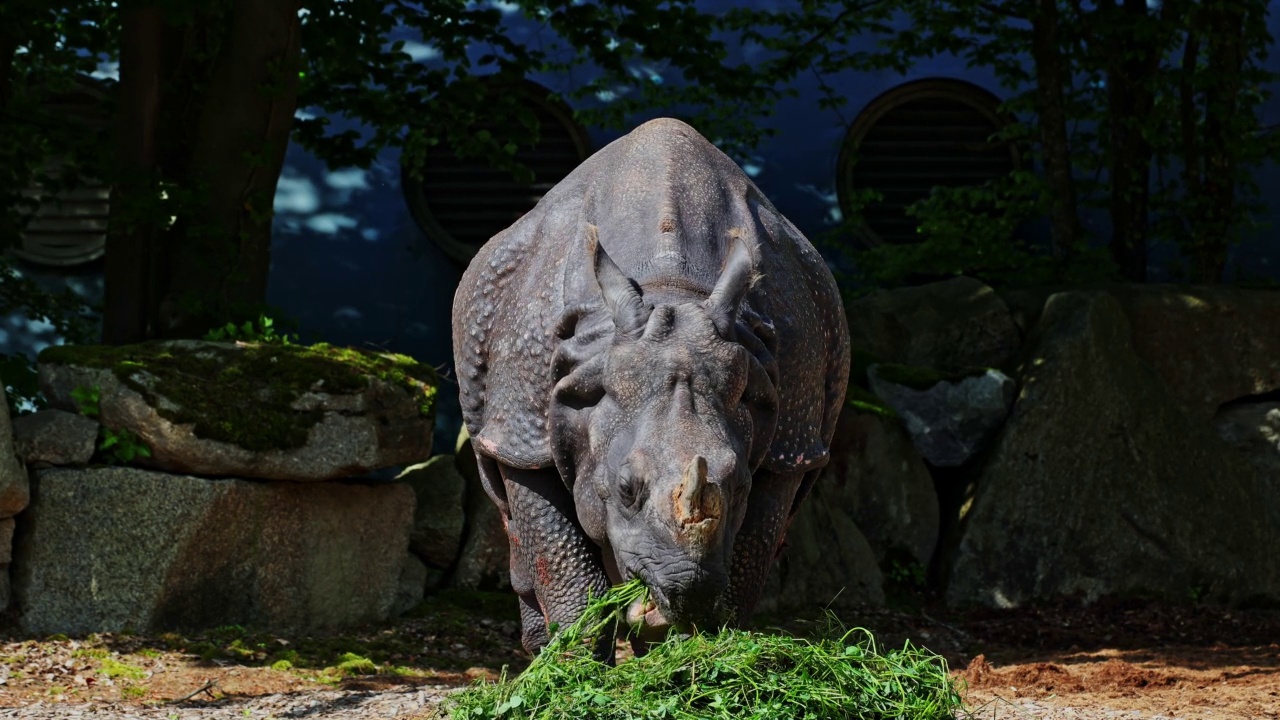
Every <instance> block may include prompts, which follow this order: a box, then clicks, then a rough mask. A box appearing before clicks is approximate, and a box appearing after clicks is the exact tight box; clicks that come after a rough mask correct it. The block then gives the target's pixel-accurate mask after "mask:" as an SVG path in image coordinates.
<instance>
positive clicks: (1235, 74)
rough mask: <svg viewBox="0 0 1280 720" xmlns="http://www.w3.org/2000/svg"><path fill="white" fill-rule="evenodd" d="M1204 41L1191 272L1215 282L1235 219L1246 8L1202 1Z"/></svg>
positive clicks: (1223, 265) (1223, 266) (1203, 280)
mask: <svg viewBox="0 0 1280 720" xmlns="http://www.w3.org/2000/svg"><path fill="white" fill-rule="evenodd" d="M1203 11H1204V14H1205V17H1204V21H1205V22H1204V26H1205V33H1206V35H1207V43H1206V46H1205V51H1206V52H1205V54H1206V60H1207V63H1208V67H1207V70H1208V73H1209V77H1210V78H1212V79H1213V81H1212V82H1211V83H1209V85H1208V86H1207V87H1206V89H1205V114H1204V176H1203V180H1202V183H1201V186H1200V193H1201V202H1200V203H1198V207H1200V208H1202V209H1203V214H1202V216H1201V218H1200V222H1198V223H1196V225H1195V226H1193V227H1192V229H1191V230H1192V232H1193V233H1195V237H1194V238H1193V239H1194V241H1195V242H1194V245H1193V246H1194V247H1195V248H1196V252H1195V257H1193V258H1192V273H1193V274H1192V277H1193V279H1194V280H1195V281H1196V282H1201V283H1216V282H1219V281H1220V280H1221V279H1222V273H1223V270H1225V269H1226V264H1227V247H1228V245H1229V241H1230V236H1229V233H1230V231H1231V226H1232V223H1233V221H1234V220H1235V209H1236V208H1235V205H1236V196H1235V190H1236V182H1237V178H1236V158H1235V153H1234V152H1233V151H1232V150H1233V149H1232V145H1233V144H1234V143H1238V142H1239V141H1240V140H1239V138H1236V137H1234V125H1235V119H1236V114H1237V113H1238V112H1239V95H1240V91H1241V87H1242V82H1241V73H1242V71H1243V68H1244V61H1245V50H1244V21H1245V11H1244V8H1242V7H1241V6H1240V4H1239V3H1238V2H1223V1H1221V0H1219V1H1217V2H1206V3H1204V5H1203Z"/></svg>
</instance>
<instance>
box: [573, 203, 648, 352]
mask: <svg viewBox="0 0 1280 720" xmlns="http://www.w3.org/2000/svg"><path fill="white" fill-rule="evenodd" d="M587 251H588V252H589V253H590V254H591V269H592V273H593V274H594V275H595V279H596V284H597V285H599V286H600V295H601V296H603V297H604V304H605V306H606V307H608V308H609V313H610V314H611V315H613V325H614V327H615V328H617V329H618V332H620V333H623V334H625V335H632V334H636V333H637V332H638V331H640V330H642V329H643V328H644V324H645V323H646V322H648V321H649V306H648V305H646V304H645V302H644V298H642V297H640V292H639V291H638V290H636V286H635V284H634V283H632V282H631V279H630V278H628V277H627V276H626V275H623V274H622V270H620V269H619V268H618V266H617V265H616V264H614V262H613V258H610V257H609V253H607V252H605V250H604V247H603V246H602V245H600V237H599V234H598V231H597V230H596V226H595V225H588V226H587Z"/></svg>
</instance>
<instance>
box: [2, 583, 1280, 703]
mask: <svg viewBox="0 0 1280 720" xmlns="http://www.w3.org/2000/svg"><path fill="white" fill-rule="evenodd" d="M840 616H841V619H842V620H843V621H844V622H845V623H846V624H848V625H850V626H862V627H866V628H868V629H871V630H872V631H873V632H874V633H875V635H876V637H877V640H878V642H879V643H880V644H881V646H882V647H894V646H900V645H901V643H902V642H904V641H906V640H910V641H911V642H912V643H913V644H916V645H922V646H924V647H927V648H929V649H931V650H933V651H935V652H937V653H939V654H940V655H942V656H943V657H945V658H946V659H947V661H948V663H949V664H950V666H951V668H952V669H953V673H954V674H955V675H956V676H957V678H958V679H960V680H963V681H964V682H965V683H966V684H967V689H966V690H965V691H964V692H965V694H966V697H967V699H968V702H969V704H970V711H971V712H972V713H973V715H974V716H975V717H979V718H1019V717H1023V718H1031V717H1034V718H1054V719H1058V720H1068V719H1077V720H1101V719H1103V718H1214V719H1217V718H1248V719H1251V720H1252V719H1255V718H1256V719H1258V720H1280V610H1227V609H1221V608H1211V607H1198V606H1187V607H1170V606H1162V605H1155V604H1150V603H1143V602H1128V603H1120V602H1106V603H1100V604H1096V605H1093V606H1091V607H1087V608H1080V607H1073V606H1066V605H1063V606H1056V607H1045V608H1039V609H1024V610H1016V611H1002V612H994V611H983V612H971V613H955V612H946V611H944V610H942V609H940V608H938V607H936V606H934V605H933V604H932V603H928V602H924V603H919V604H917V606H916V607H915V609H912V610H900V611H889V610H876V611H869V610H867V611H846V612H842V613H840ZM517 625H518V624H517V621H516V614H515V603H514V599H513V598H511V597H510V596H497V595H486V594H477V593H458V592H452V593H451V592H446V593H442V594H440V595H437V596H434V597H432V598H430V599H429V600H428V602H427V603H425V604H424V605H423V606H421V607H420V608H419V609H418V610H417V611H416V612H415V613H413V614H412V616H411V617H407V618H403V619H401V620H398V621H396V622H395V623H392V624H388V625H386V626H381V627H371V628H366V629H364V630H363V631H361V632H353V633H345V634H339V635H321V636H310V637H277V636H273V635H269V634H262V633H255V632H252V631H248V630H245V629H243V628H238V627H231V628H220V629H218V630H216V631H212V632H209V633H204V634H196V635H179V634H165V635H159V636H135V635H129V634H123V635H95V636H89V637H84V638H62V637H56V636H55V637H52V638H31V637H24V636H22V635H21V634H18V633H16V632H15V631H13V630H12V629H11V628H12V625H11V624H9V625H7V627H9V628H10V629H9V630H7V631H3V630H0V632H2V633H3V634H0V717H14V718H26V719H30V720H44V719H46V718H48V719H51V718H79V717H92V718H120V719H122V720H123V719H124V718H164V719H166V720H169V719H171V718H178V719H179V720H184V719H185V718H233V717H234V718H246V717H253V718H284V717H307V718H313V719H315V720H326V719H327V720H338V719H341V718H375V717H376V718H391V717H401V718H415V717H429V716H431V715H432V714H433V710H434V708H435V707H436V706H437V704H438V702H439V701H440V699H441V698H442V697H444V696H445V695H446V694H447V693H448V692H449V691H450V690H451V689H453V688H458V687H462V686H464V685H466V684H468V683H469V682H471V681H472V680H473V679H475V678H478V677H486V678H496V677H498V675H499V674H500V673H501V672H502V668H503V666H504V665H505V666H508V672H512V673H514V672H518V671H519V670H520V669H522V668H523V667H524V666H525V664H526V663H527V662H528V657H527V655H525V653H524V652H523V651H521V650H520V649H519V632H518V626H517ZM759 625H760V626H761V627H770V626H771V625H770V620H769V619H768V618H764V619H762V620H761V622H760V623H759ZM780 625H781V626H782V627H784V628H785V629H788V630H791V631H799V632H803V630H804V627H805V623H804V622H803V621H796V620H794V619H788V620H787V621H786V622H785V623H780Z"/></svg>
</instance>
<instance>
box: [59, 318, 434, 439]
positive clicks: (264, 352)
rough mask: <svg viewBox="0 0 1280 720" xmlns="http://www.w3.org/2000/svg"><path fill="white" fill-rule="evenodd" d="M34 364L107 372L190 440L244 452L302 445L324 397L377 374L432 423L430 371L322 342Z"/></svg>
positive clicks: (144, 350) (177, 345) (102, 352)
mask: <svg viewBox="0 0 1280 720" xmlns="http://www.w3.org/2000/svg"><path fill="white" fill-rule="evenodd" d="M38 362H39V364H40V365H41V366H55V365H70V366H78V367H84V368H99V369H109V370H111V371H112V374H113V375H114V376H115V377H116V378H117V379H118V380H119V381H120V382H121V383H122V384H123V385H125V386H126V387H128V388H130V389H132V390H134V391H136V392H138V393H139V394H141V395H142V396H143V397H144V398H145V399H146V401H147V402H148V403H149V404H150V405H151V406H152V407H154V408H155V409H156V411H157V413H158V414H159V415H160V416H161V417H163V418H164V419H166V420H168V421H169V422H172V423H174V424H184V425H185V424H190V425H192V426H193V433H194V435H195V436H196V437H197V438H201V439H207V440H217V441H221V442H226V443H230V444H233V445H236V446H238V447H241V448H244V449H245V450H251V451H264V450H286V449H291V448H297V447H301V446H302V445H304V444H305V443H306V442H307V438H308V433H309V432H310V430H311V428H312V427H313V426H314V425H315V424H316V423H318V422H319V421H320V420H321V418H322V416H323V415H324V409H323V405H324V402H323V400H322V396H330V397H332V396H343V395H357V394H359V393H361V392H364V391H366V390H368V389H369V387H370V385H371V383H372V381H373V380H374V379H375V378H376V379H379V380H382V381H384V382H385V383H386V384H388V385H390V386H392V387H394V388H398V389H399V390H400V391H402V392H404V393H405V394H406V395H408V396H409V397H410V398H413V399H414V400H415V401H416V403H417V409H418V414H419V415H420V416H422V417H424V418H427V419H431V418H432V417H433V416H434V412H435V397H436V385H437V383H438V376H437V375H436V372H435V370H434V369H433V368H432V367H431V366H429V365H425V364H422V363H419V362H418V361H416V360H414V359H413V358H410V357H408V356H405V355H397V354H394V353H382V352H372V351H366V350H358V349H354V348H342V347H334V346H331V345H328V344H325V343H320V344H316V345H284V344H275V343H272V344H254V343H239V344H233V343H215V342H205V341H153V342H145V343H139V344H135V345H120V346H105V345H59V346H54V347H50V348H47V349H45V350H44V351H43V352H41V353H40V355H39V358H38ZM44 380H45V378H44V377H43V375H42V383H43V384H45V385H47V383H45V382H44ZM44 390H45V393H46V395H49V396H50V399H51V402H60V403H61V404H63V405H71V407H68V408H67V409H76V408H75V407H74V403H72V402H71V400H70V398H69V397H55V396H58V395H61V394H62V393H57V392H51V388H49V387H45V388H44ZM67 390H68V391H69V390H70V389H67Z"/></svg>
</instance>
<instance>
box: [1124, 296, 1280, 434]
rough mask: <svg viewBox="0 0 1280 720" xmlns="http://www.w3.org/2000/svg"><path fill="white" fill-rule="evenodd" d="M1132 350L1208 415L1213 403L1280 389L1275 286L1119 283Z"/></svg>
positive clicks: (1279, 300) (1197, 412) (1279, 306)
mask: <svg viewBox="0 0 1280 720" xmlns="http://www.w3.org/2000/svg"><path fill="white" fill-rule="evenodd" d="M1112 294H1114V295H1115V296H1116V298H1117V299H1118V300H1119V301H1120V305H1121V306H1122V307H1123V308H1124V310H1125V313H1126V314H1127V315H1128V318H1129V323H1130V326H1131V327H1132V329H1133V347H1134V350H1135V352H1136V353H1137V355H1138V357H1140V358H1142V359H1143V360H1145V361H1146V362H1147V364H1149V365H1150V366H1151V367H1152V368H1154V369H1155V371H1156V373H1157V374H1158V375H1159V376H1160V377H1161V379H1163V380H1164V382H1165V385H1166V386H1167V387H1168V388H1169V391H1170V392H1171V393H1172V394H1173V396H1174V397H1176V398H1177V399H1178V400H1179V401H1181V402H1182V403H1184V404H1185V405H1186V406H1187V407H1188V408H1189V409H1190V410H1191V412H1192V417H1194V418H1196V419H1199V420H1201V421H1203V422H1208V421H1210V420H1211V419H1212V418H1213V416H1214V415H1215V414H1216V413H1217V411H1218V408H1219V406H1221V405H1223V404H1224V403H1227V402H1230V401H1232V400H1238V399H1241V398H1244V397H1247V396H1250V395H1260V394H1264V393H1269V392H1272V391H1275V390H1280V292H1277V291H1274V290H1244V289H1239V288H1230V287H1195V288H1174V287H1171V286H1159V285H1156V286H1132V287H1128V286H1126V287H1118V288H1115V289H1113V290H1112Z"/></svg>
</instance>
